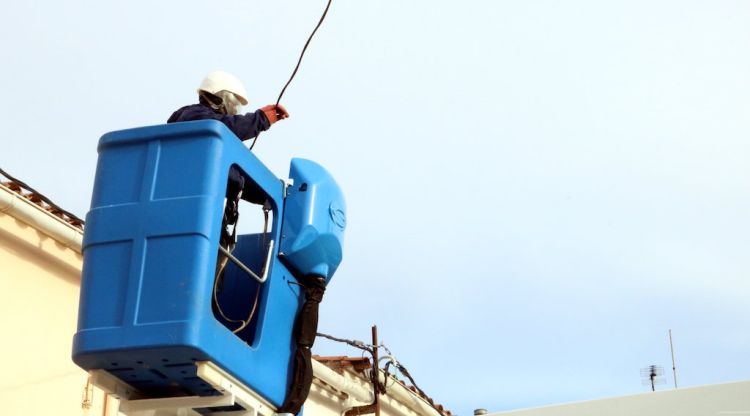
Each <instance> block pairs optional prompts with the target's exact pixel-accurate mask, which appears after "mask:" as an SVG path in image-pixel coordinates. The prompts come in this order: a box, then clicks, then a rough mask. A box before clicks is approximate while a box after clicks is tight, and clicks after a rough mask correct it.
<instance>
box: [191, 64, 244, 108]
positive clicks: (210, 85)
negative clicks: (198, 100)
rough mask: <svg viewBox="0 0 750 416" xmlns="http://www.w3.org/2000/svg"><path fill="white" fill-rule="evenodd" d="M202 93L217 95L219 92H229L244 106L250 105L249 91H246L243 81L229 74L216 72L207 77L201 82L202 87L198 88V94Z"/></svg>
mask: <svg viewBox="0 0 750 416" xmlns="http://www.w3.org/2000/svg"><path fill="white" fill-rule="evenodd" d="M201 91H205V92H208V93H211V94H216V93H218V92H219V91H228V92H231V93H232V94H234V95H236V96H237V98H239V100H240V102H241V103H242V105H247V103H248V99H247V91H245V86H244V85H242V81H240V80H239V79H238V78H237V77H235V76H234V75H232V74H230V73H228V72H224V71H214V72H211V73H210V74H208V75H206V78H204V79H203V82H201V86H200V87H198V94H200V92H201Z"/></svg>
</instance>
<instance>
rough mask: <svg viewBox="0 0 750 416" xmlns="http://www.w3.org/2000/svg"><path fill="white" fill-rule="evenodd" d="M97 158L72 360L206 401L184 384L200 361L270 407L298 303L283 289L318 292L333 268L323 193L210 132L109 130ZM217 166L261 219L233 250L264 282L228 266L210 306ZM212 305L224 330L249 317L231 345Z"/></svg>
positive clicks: (339, 222) (283, 388)
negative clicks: (266, 222)
mask: <svg viewBox="0 0 750 416" xmlns="http://www.w3.org/2000/svg"><path fill="white" fill-rule="evenodd" d="M98 150H99V160H98V164H97V170H96V179H95V185H94V192H93V196H92V202H91V211H90V212H89V213H88V215H87V218H86V228H85V235H84V243H83V254H84V266H83V277H82V284H81V297H80V309H79V317H78V331H77V333H76V334H75V337H74V341H73V360H74V361H75V362H76V364H78V365H79V366H81V367H82V368H84V369H86V370H94V369H97V370H105V371H107V372H108V373H110V374H111V375H114V376H115V377H117V378H118V379H120V380H122V381H124V382H126V383H128V384H130V385H131V386H133V387H135V388H136V389H138V390H139V391H140V392H141V393H142V394H144V395H145V396H146V397H174V396H193V395H197V396H210V395H214V394H218V393H217V392H216V391H215V390H214V389H212V388H211V387H210V386H208V385H206V384H205V383H203V381H202V380H201V379H200V378H199V377H196V373H195V368H196V367H195V363H196V362H202V361H210V362H213V363H214V364H216V365H218V366H219V367H221V368H222V369H223V370H225V371H226V372H227V373H229V374H231V375H232V376H234V377H235V378H236V379H237V380H239V381H240V382H242V383H244V384H245V385H246V386H248V387H249V388H251V389H253V390H254V391H256V392H257V393H258V394H260V395H261V396H262V397H263V398H265V399H266V400H268V401H269V402H270V403H271V404H273V405H274V406H276V407H278V406H279V405H280V404H281V403H282V402H283V401H284V397H285V394H286V392H287V388H288V386H289V383H290V377H291V370H292V354H293V351H294V340H293V326H294V322H295V316H296V314H297V312H298V310H299V309H300V305H301V304H302V302H303V301H304V296H303V294H301V293H300V288H299V285H297V284H296V281H295V277H300V276H305V275H308V274H316V275H318V276H322V277H324V278H325V279H326V282H328V280H330V278H331V276H332V275H333V273H334V272H335V270H336V268H337V267H338V265H339V263H340V262H341V258H342V244H343V232H344V228H345V225H346V214H345V204H344V199H343V195H342V193H341V190H340V189H339V187H338V185H337V184H336V182H335V181H334V180H333V178H332V177H331V176H330V175H329V174H328V173H327V172H326V171H325V170H324V169H323V168H322V167H320V166H319V165H317V164H315V163H314V162H311V161H307V160H303V159H293V160H292V163H291V170H290V177H291V179H292V180H293V184H294V185H292V186H289V185H288V182H284V181H282V180H280V179H278V178H277V177H276V176H275V175H274V174H273V173H271V171H269V170H268V169H267V168H266V167H265V166H264V165H263V164H262V163H261V162H260V161H259V160H258V159H257V158H256V157H255V156H254V155H253V154H252V153H250V152H249V151H248V150H247V149H246V148H245V147H244V146H243V145H242V143H241V142H240V141H239V140H238V139H237V137H236V136H235V135H234V134H233V133H232V132H230V131H229V130H228V129H227V128H226V127H225V126H224V125H223V124H221V123H219V122H216V121H196V122H186V123H175V124H169V125H161V126H153V127H143V128H136V129H130V130H124V131H117V132H113V133H109V134H106V135H105V136H103V137H102V139H101V140H100V142H99V148H98ZM230 167H234V168H236V169H239V171H240V173H241V174H242V175H243V176H244V177H245V183H246V185H245V195H251V196H252V198H253V199H258V198H260V199H262V200H266V201H267V202H268V204H269V205H270V208H271V210H272V212H273V215H272V221H271V224H270V230H269V232H268V233H267V234H263V233H261V234H250V235H242V236H239V238H238V244H237V247H236V249H235V250H234V252H233V254H234V256H236V257H237V258H238V259H239V261H241V262H242V263H244V264H245V265H246V266H248V268H249V269H251V270H254V271H255V272H256V273H257V274H258V275H261V274H266V275H267V276H268V278H267V280H266V281H265V282H263V283H259V282H258V281H257V280H255V279H253V278H251V277H250V276H248V275H247V274H246V272H245V271H243V270H242V269H241V268H240V267H238V266H236V265H234V264H233V263H231V262H230V263H229V265H228V266H227V268H226V269H225V272H224V276H223V279H222V282H221V286H222V288H223V289H222V291H221V293H220V294H218V295H215V293H214V282H215V274H216V264H217V253H218V249H219V238H220V232H221V226H222V225H221V220H222V213H223V210H224V198H225V195H226V192H227V175H228V172H229V170H230ZM240 221H242V219H240ZM256 291H259V292H258V293H259V294H258V296H257V305H256V306H253V296H254V294H255V293H256ZM214 296H216V300H214ZM215 303H219V304H221V305H223V308H222V309H223V311H224V313H225V314H226V315H229V316H230V317H231V318H232V319H233V318H237V319H245V318H246V317H247V316H248V314H249V313H250V311H251V309H252V308H255V309H256V310H255V314H254V315H253V316H254V318H253V319H252V321H251V322H250V323H248V324H247V325H246V327H245V328H244V329H242V330H241V331H239V332H238V333H236V334H235V333H233V330H234V329H236V327H237V325H234V326H233V323H232V322H228V321H226V320H225V319H224V318H223V317H222V316H220V315H219V314H217V313H216V312H215Z"/></svg>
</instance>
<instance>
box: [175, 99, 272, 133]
mask: <svg viewBox="0 0 750 416" xmlns="http://www.w3.org/2000/svg"><path fill="white" fill-rule="evenodd" d="M195 120H217V121H221V122H222V123H224V125H225V126H227V127H228V128H229V130H231V131H232V133H234V134H236V135H237V137H239V138H240V140H243V141H244V140H248V139H252V138H253V137H255V136H257V135H258V134H260V132H262V131H265V130H268V128H269V127H271V123H270V122H269V121H268V118H267V117H266V115H265V114H264V113H263V111H262V110H256V111H255V112H253V113H247V114H239V115H236V116H230V115H227V114H219V113H215V112H214V111H212V110H211V109H209V108H208V107H205V106H203V105H200V104H195V105H190V106H186V107H182V108H181V109H179V110H177V111H175V113H174V114H172V116H171V117H169V120H167V123H175V122H178V121H195Z"/></svg>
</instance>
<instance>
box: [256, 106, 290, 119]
mask: <svg viewBox="0 0 750 416" xmlns="http://www.w3.org/2000/svg"><path fill="white" fill-rule="evenodd" d="M261 111H263V114H265V115H266V118H268V122H269V123H271V124H273V123H275V122H277V121H279V120H283V119H285V118H288V117H289V113H288V112H287V111H286V108H284V106H283V105H281V104H279V105H273V104H270V105H267V106H265V107H261Z"/></svg>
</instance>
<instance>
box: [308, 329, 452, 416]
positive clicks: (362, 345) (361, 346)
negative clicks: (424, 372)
mask: <svg viewBox="0 0 750 416" xmlns="http://www.w3.org/2000/svg"><path fill="white" fill-rule="evenodd" d="M317 336H319V337H322V338H327V339H330V340H331V341H336V342H343V343H344V344H347V345H351V346H352V347H354V348H358V349H360V350H363V351H367V352H369V353H370V354H373V347H374V346H373V345H370V344H365V343H364V342H362V341H357V340H352V339H346V338H336V337H334V336H332V335H328V334H323V333H320V332H318V333H317ZM377 347H378V348H383V349H385V350H386V351H388V353H389V354H391V350H389V349H388V347H386V346H385V344H381V345H378V346H377ZM373 361H374V360H373ZM391 364H393V365H394V366H395V367H396V368H397V369H398V371H399V372H401V374H403V375H404V376H406V378H408V379H409V381H410V382H411V385H412V386H414V388H415V389H417V392H419V394H420V395H421V396H422V397H423V398H425V399H427V398H428V397H429V396H428V395H427V394H426V393H425V392H424V390H422V389H421V388H419V386H418V385H417V382H416V381H414V377H413V376H412V375H411V373H409V370H407V369H406V367H404V366H403V364H401V363H400V362H398V361H396V360H395V359H392V360H391V361H388V362H387V363H386V365H385V370H384V372H385V376H386V377H385V384H387V383H388V375H389V374H390V373H389V367H390V365H391ZM373 368H374V371H378V363H377V362H375V363H374V364H373ZM376 380H377V379H376ZM378 384H380V383H379V382H378ZM381 386H383V385H382V384H381ZM382 391H383V392H384V393H385V391H386V390H385V389H383V390H382ZM427 403H428V404H429V405H430V407H432V408H433V409H435V410H436V411H437V412H438V413H439V414H442V413H443V412H442V411H441V410H440V409H438V408H437V406H435V404H434V403H432V402H430V401H429V400H427Z"/></svg>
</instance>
